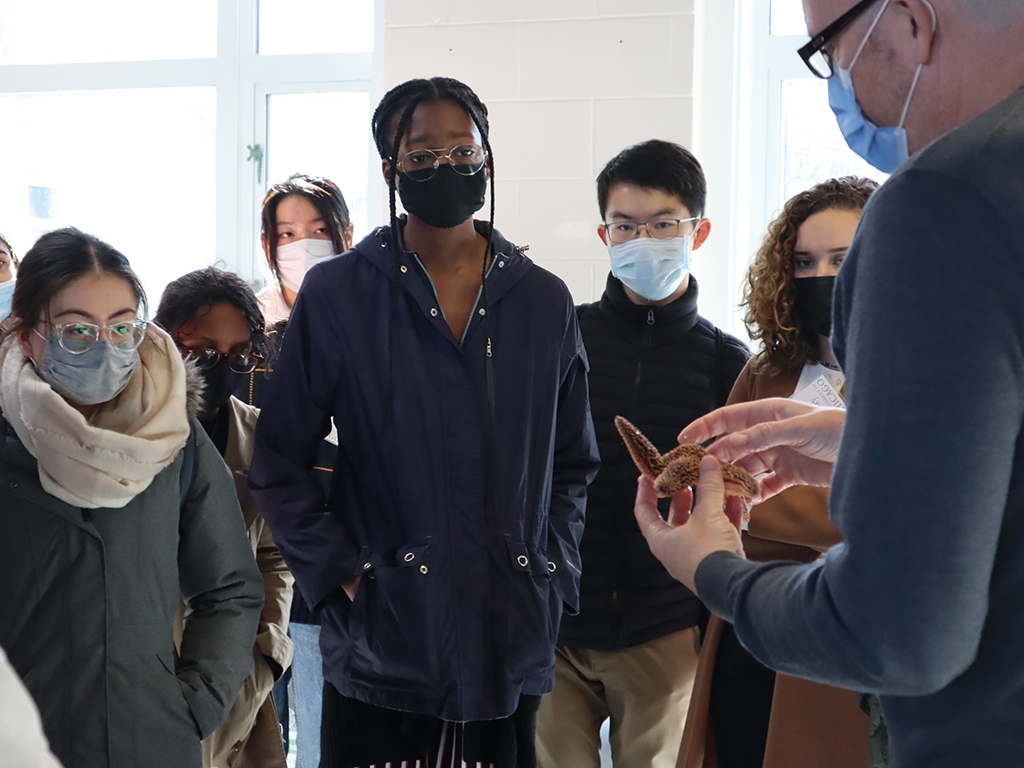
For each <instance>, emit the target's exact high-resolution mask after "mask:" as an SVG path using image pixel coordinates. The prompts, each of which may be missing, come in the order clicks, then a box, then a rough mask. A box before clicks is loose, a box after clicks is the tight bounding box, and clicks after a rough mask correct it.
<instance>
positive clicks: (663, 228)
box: [604, 216, 700, 245]
mask: <svg viewBox="0 0 1024 768" xmlns="http://www.w3.org/2000/svg"><path fill="white" fill-rule="evenodd" d="M699 221H700V216H692V217H690V218H688V219H672V218H668V217H659V218H657V219H651V220H650V221H639V222H638V221H606V222H605V223H604V231H605V233H606V234H607V235H608V239H609V240H610V241H611V242H613V243H615V244H616V245H618V244H619V243H628V242H629V241H630V240H635V239H636V238H637V237H639V236H640V227H643V228H644V229H646V230H647V233H648V234H649V235H650V236H651V237H653V238H654V239H656V240H668V239H669V238H670V237H680V236H681V237H689V236H690V235H692V234H693V232H694V230H696V228H697V224H696V222H699Z"/></svg>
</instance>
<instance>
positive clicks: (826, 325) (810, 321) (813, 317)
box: [793, 275, 836, 337]
mask: <svg viewBox="0 0 1024 768" xmlns="http://www.w3.org/2000/svg"><path fill="white" fill-rule="evenodd" d="M793 284H794V285H795V286H796V297H795V299H794V301H793V314H794V315H795V316H796V319H797V320H798V321H800V323H801V324H802V325H804V326H806V327H807V328H810V329H811V330H812V331H814V332H815V333H817V334H819V335H821V336H825V337H828V336H830V335H831V333H832V292H833V291H834V290H835V287H836V278H835V275H830V276H828V277H799V278H797V279H796V280H794V281H793Z"/></svg>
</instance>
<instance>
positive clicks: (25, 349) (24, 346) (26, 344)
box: [16, 330, 37, 362]
mask: <svg viewBox="0 0 1024 768" xmlns="http://www.w3.org/2000/svg"><path fill="white" fill-rule="evenodd" d="M16 336H17V338H18V348H19V349H21V354H23V355H24V356H25V357H27V358H29V359H30V360H32V361H33V362H37V361H36V359H35V358H34V357H33V356H32V342H31V341H30V339H31V336H32V331H31V330H20V331H17V333H16Z"/></svg>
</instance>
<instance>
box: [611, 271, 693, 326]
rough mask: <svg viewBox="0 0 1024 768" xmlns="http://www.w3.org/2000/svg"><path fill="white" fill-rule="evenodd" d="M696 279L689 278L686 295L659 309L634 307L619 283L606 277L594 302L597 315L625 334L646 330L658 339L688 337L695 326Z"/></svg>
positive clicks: (612, 277)
mask: <svg viewBox="0 0 1024 768" xmlns="http://www.w3.org/2000/svg"><path fill="white" fill-rule="evenodd" d="M697 293H698V289H697V279H696V278H695V277H694V276H693V275H692V274H691V275H690V285H689V287H688V288H687V289H686V293H684V294H683V295H682V296H680V297H679V298H678V299H676V300H675V301H673V302H672V303H671V304H666V305H665V306H663V307H652V306H648V305H644V304H634V303H633V302H632V301H630V298H629V296H627V295H626V291H625V289H624V288H623V287H622V281H621V280H619V279H618V278H617V277H614V276H613V275H612V274H611V273H609V274H608V282H607V284H606V285H605V289H604V293H603V294H602V295H601V300H600V302H598V304H599V306H600V309H601V314H602V315H604V316H605V317H606V318H607V319H608V320H609V321H610V322H611V324H612V325H613V327H616V328H619V329H621V330H623V331H625V332H627V333H630V334H632V333H642V332H643V331H644V330H645V329H648V328H650V330H652V331H653V332H654V333H655V334H657V335H658V336H662V335H670V336H673V337H674V336H678V335H681V334H684V333H688V332H689V331H691V330H692V329H693V327H694V326H695V325H696V324H697Z"/></svg>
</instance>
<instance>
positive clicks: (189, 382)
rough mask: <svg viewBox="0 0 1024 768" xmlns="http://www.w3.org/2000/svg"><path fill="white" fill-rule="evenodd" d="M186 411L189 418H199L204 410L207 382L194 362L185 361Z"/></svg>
mask: <svg viewBox="0 0 1024 768" xmlns="http://www.w3.org/2000/svg"><path fill="white" fill-rule="evenodd" d="M184 363H185V410H186V411H188V415H189V416H196V417H198V416H199V414H200V412H201V411H202V410H203V394H205V392H206V382H205V381H204V380H203V375H202V373H200V372H199V368H197V367H196V364H195V361H194V360H185V361H184Z"/></svg>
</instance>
